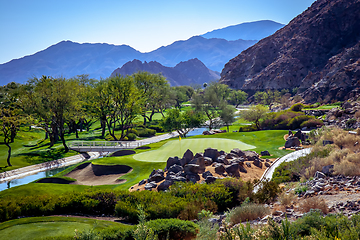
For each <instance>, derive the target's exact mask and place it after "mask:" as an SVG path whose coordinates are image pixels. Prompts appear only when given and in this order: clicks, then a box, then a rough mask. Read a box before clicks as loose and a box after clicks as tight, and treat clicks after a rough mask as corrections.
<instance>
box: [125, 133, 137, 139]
mask: <svg viewBox="0 0 360 240" xmlns="http://www.w3.org/2000/svg"><path fill="white" fill-rule="evenodd" d="M126 137H127V139H128V141H134V140H135V139H136V135H135V133H128V135H127V136H126Z"/></svg>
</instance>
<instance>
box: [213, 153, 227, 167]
mask: <svg viewBox="0 0 360 240" xmlns="http://www.w3.org/2000/svg"><path fill="white" fill-rule="evenodd" d="M215 161H216V162H218V163H223V164H225V165H228V164H229V161H228V160H227V159H226V158H225V155H221V156H219V157H218V158H217V159H216V160H215Z"/></svg>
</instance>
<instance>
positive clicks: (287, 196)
mask: <svg viewBox="0 0 360 240" xmlns="http://www.w3.org/2000/svg"><path fill="white" fill-rule="evenodd" d="M295 198H296V196H295V195H294V193H292V192H290V193H285V192H282V193H281V194H280V195H279V202H280V204H281V205H282V206H284V207H286V206H290V205H291V204H292V203H293V202H294V200H295Z"/></svg>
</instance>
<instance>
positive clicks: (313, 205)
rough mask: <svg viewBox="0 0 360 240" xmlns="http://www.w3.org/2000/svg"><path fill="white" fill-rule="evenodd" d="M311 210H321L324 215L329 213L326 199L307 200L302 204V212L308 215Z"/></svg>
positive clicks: (314, 198)
mask: <svg viewBox="0 0 360 240" xmlns="http://www.w3.org/2000/svg"><path fill="white" fill-rule="evenodd" d="M311 209H319V210H321V211H322V212H323V214H327V213H328V212H329V208H328V206H327V205H326V203H325V201H324V199H319V198H318V197H312V198H307V199H304V200H303V201H302V202H301V203H300V211H301V212H303V213H307V212H309V211H310V210H311Z"/></svg>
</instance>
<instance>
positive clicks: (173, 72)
mask: <svg viewBox="0 0 360 240" xmlns="http://www.w3.org/2000/svg"><path fill="white" fill-rule="evenodd" d="M138 71H147V72H150V73H156V74H157V73H161V74H162V75H163V76H164V77H165V78H166V79H167V80H168V81H169V83H170V85H171V86H182V85H194V84H201V85H202V84H203V83H204V82H210V81H214V80H218V79H219V78H220V75H219V73H217V72H214V71H212V70H210V69H208V68H207V67H206V66H205V65H204V64H203V63H202V62H201V61H200V60H199V59H197V58H195V59H190V60H189V61H185V62H180V63H179V64H177V65H176V66H175V67H165V66H163V65H161V64H160V63H158V62H155V61H151V62H144V63H143V62H141V61H140V60H137V59H135V60H133V61H130V62H127V63H125V64H124V65H123V66H122V67H121V68H117V69H116V70H115V71H114V72H113V73H112V74H111V76H115V75H118V74H119V75H122V76H126V75H131V74H133V73H136V72H138Z"/></svg>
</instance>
